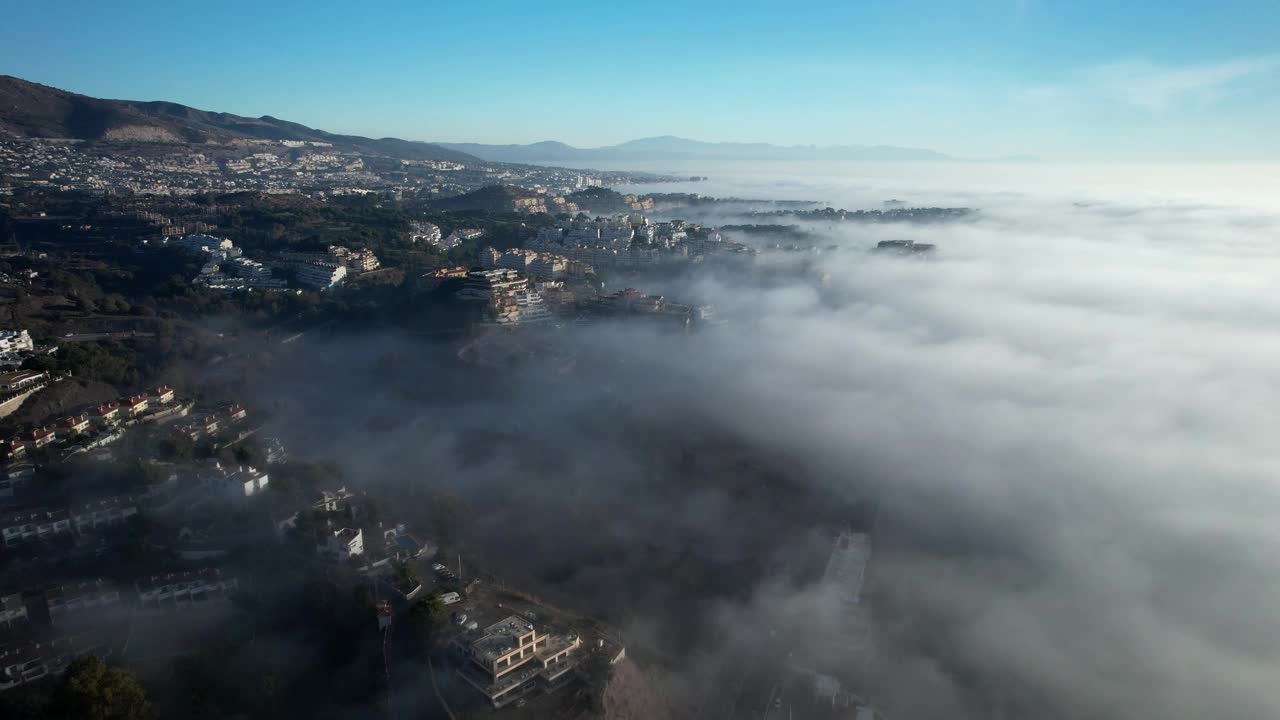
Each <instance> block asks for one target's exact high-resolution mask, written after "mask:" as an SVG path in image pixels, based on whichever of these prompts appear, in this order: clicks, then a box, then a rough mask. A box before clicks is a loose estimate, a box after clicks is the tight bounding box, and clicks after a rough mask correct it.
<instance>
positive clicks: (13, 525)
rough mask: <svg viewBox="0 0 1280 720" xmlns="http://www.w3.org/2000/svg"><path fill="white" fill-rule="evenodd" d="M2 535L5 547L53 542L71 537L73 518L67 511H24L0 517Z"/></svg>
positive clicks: (0, 533) (0, 532)
mask: <svg viewBox="0 0 1280 720" xmlns="http://www.w3.org/2000/svg"><path fill="white" fill-rule="evenodd" d="M0 535H3V536H4V545H5V547H14V546H16V545H21V544H23V543H27V542H32V541H35V540H52V539H53V538H55V537H59V536H70V535H71V517H70V515H68V514H67V511H66V510H47V509H36V510H23V511H20V512H10V513H6V514H5V515H3V516H0Z"/></svg>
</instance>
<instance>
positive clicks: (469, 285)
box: [458, 270, 529, 302]
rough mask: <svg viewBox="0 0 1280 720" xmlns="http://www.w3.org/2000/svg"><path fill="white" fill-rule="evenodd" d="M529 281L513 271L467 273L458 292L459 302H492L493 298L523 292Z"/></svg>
mask: <svg viewBox="0 0 1280 720" xmlns="http://www.w3.org/2000/svg"><path fill="white" fill-rule="evenodd" d="M528 286H529V281H528V280H527V279H526V278H524V277H522V276H521V275H520V273H518V272H516V271H515V270H473V271H471V272H469V273H467V281H466V283H464V284H463V286H462V289H461V290H459V291H458V299H459V300H481V301H486V302H492V301H493V300H494V298H496V297H498V296H500V295H505V294H507V293H511V292H515V291H517V290H524V289H526V288H527V287H528Z"/></svg>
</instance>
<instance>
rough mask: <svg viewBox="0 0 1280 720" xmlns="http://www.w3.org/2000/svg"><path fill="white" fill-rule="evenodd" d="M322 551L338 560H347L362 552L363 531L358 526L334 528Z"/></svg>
mask: <svg viewBox="0 0 1280 720" xmlns="http://www.w3.org/2000/svg"><path fill="white" fill-rule="evenodd" d="M323 552H325V553H327V554H329V555H331V556H333V557H334V558H336V559H338V560H349V559H351V558H353V557H359V556H360V555H363V554H364V533H363V532H362V531H361V530H360V528H342V529H341V530H334V531H333V536H332V537H330V538H329V540H328V542H327V543H326V544H325V546H324V548H323Z"/></svg>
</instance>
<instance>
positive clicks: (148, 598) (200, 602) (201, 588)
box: [134, 568, 240, 610]
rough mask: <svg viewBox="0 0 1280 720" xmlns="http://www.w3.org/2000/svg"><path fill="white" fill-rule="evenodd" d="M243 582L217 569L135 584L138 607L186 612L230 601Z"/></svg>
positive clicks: (175, 574)
mask: <svg viewBox="0 0 1280 720" xmlns="http://www.w3.org/2000/svg"><path fill="white" fill-rule="evenodd" d="M239 587H240V581H239V580H237V579H236V578H234V577H230V576H226V575H223V574H222V571H221V570H219V569H217V568H205V569H202V570H187V571H184V572H175V573H164V574H162V575H152V576H151V577H148V578H146V579H144V580H138V581H135V582H134V589H135V590H137V591H138V604H139V606H140V607H141V608H143V609H145V610H169V609H173V610H182V609H187V608H195V607H203V606H205V605H208V604H209V603H213V602H217V601H219V600H226V599H227V598H229V597H230V596H231V594H232V593H234V592H235V591H236V590H237V589H239Z"/></svg>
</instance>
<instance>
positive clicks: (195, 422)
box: [174, 404, 249, 441]
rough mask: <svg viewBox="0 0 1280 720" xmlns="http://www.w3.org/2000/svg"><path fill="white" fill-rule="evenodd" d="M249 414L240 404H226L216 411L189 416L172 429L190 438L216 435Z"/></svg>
mask: <svg viewBox="0 0 1280 720" xmlns="http://www.w3.org/2000/svg"><path fill="white" fill-rule="evenodd" d="M248 416H249V413H248V411H247V410H245V409H244V407H243V406H241V405H236V404H232V405H228V406H226V407H224V408H222V409H220V410H218V411H215V412H210V413H203V414H200V415H195V416H189V417H187V418H185V419H184V420H183V421H182V422H179V423H176V424H175V425H174V430H175V431H176V432H178V433H179V434H181V435H184V436H186V437H187V438H188V439H190V440H193V441H194V440H200V439H201V438H206V437H212V436H214V435H217V434H218V433H219V432H221V431H222V430H224V429H226V428H227V427H229V426H231V425H233V424H235V423H238V422H240V421H242V420H244V419H245V418H247V417H248Z"/></svg>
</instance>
